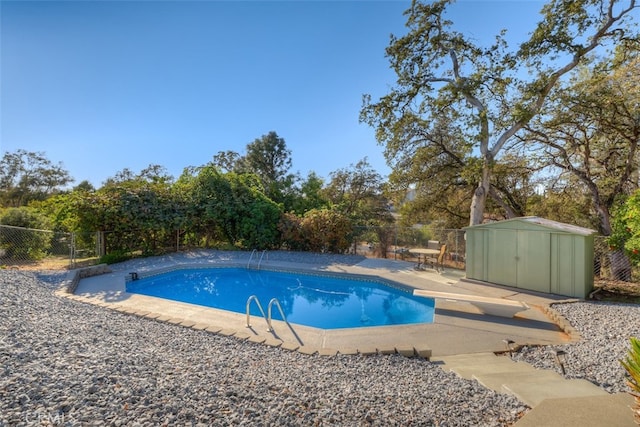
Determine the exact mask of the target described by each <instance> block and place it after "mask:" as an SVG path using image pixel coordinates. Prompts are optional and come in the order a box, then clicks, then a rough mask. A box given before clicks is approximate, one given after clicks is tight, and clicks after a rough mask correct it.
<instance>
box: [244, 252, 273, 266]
mask: <svg viewBox="0 0 640 427" xmlns="http://www.w3.org/2000/svg"><path fill="white" fill-rule="evenodd" d="M257 252H258V251H257V249H254V250H252V251H251V256H249V262H247V268H250V267H251V260H253V256H254V255H255V254H256V253H257ZM266 254H267V250H266V249H265V250H264V251H262V255H260V259H259V260H258V267H256V268H257V269H258V270H260V264H262V259H263V258H264V256H265V255H266ZM267 259H269V255H267Z"/></svg>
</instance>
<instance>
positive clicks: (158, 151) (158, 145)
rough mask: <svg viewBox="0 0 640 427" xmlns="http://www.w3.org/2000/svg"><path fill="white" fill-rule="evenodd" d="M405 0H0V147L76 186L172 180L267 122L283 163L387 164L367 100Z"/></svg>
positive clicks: (510, 23)
mask: <svg viewBox="0 0 640 427" xmlns="http://www.w3.org/2000/svg"><path fill="white" fill-rule="evenodd" d="M409 5H410V2H409V1H399V0H397V1H375V0H372V1H340V0H334V1H235V2H232V1H215V0H213V1H193V2H172V1H137V2H127V1H44V2H35V1H15V2H11V1H4V0H0V24H1V26H0V60H1V63H0V154H1V155H3V154H4V153H6V152H13V151H15V150H17V149H25V150H28V151H42V152H45V153H46V155H47V157H48V158H49V159H50V160H52V161H53V162H54V163H57V162H62V164H63V166H64V167H65V169H67V170H68V171H69V172H70V174H71V175H72V176H73V178H74V179H75V180H76V184H77V183H79V182H81V181H83V180H88V181H90V182H91V183H93V184H94V185H95V186H100V185H101V184H102V183H103V182H104V181H105V180H106V179H107V178H108V177H111V176H113V175H115V173H116V172H118V171H120V170H122V169H124V168H129V169H131V170H132V171H134V172H136V173H137V172H139V171H140V170H141V169H143V168H145V167H146V166H148V165H149V164H159V165H162V166H164V167H166V168H167V170H168V172H169V173H170V174H172V175H173V176H174V177H176V178H177V177H178V176H179V175H180V174H181V172H182V170H183V169H184V168H185V167H187V166H200V165H203V164H205V163H207V162H208V161H210V160H211V159H212V157H213V156H214V155H215V154H216V153H218V152H219V151H225V150H234V151H238V152H240V153H241V154H243V153H244V148H245V147H246V145H247V144H248V143H250V142H252V141H253V140H255V139H256V138H259V137H261V136H262V135H265V134H267V133H268V132H270V131H275V132H277V133H278V135H279V136H280V137H282V138H284V139H285V141H286V143H287V147H288V148H289V149H290V150H291V151H292V156H291V158H292V160H293V168H292V172H299V173H300V174H301V175H302V176H306V175H307V173H308V172H309V171H315V172H316V173H317V174H318V175H320V176H321V177H324V178H328V177H329V173H330V172H332V171H335V170H337V169H341V168H345V167H348V166H349V165H350V164H355V163H356V162H357V161H358V160H360V159H362V158H364V157H367V158H368V159H369V162H370V163H371V165H372V166H373V167H374V168H375V169H376V170H377V171H378V172H380V173H381V174H382V175H383V176H386V175H387V174H388V172H389V169H388V167H387V166H386V164H385V161H384V158H383V155H382V152H383V147H382V146H380V145H378V144H377V143H376V141H375V135H374V130H373V129H372V128H370V127H368V126H367V125H366V124H361V123H359V122H358V116H359V112H360V108H361V105H362V95H363V94H365V93H368V94H371V95H372V97H373V99H374V100H375V99H378V98H379V97H380V96H383V95H384V94H386V93H387V92H388V90H389V88H390V87H391V86H392V85H393V84H394V82H395V75H394V73H393V71H392V70H390V69H389V62H388V60H387V58H385V56H384V53H385V48H386V47H387V46H388V44H389V36H390V34H395V35H398V36H401V35H403V34H405V33H406V28H405V26H404V24H405V22H406V18H405V16H404V15H403V12H404V11H405V10H406V9H407V8H408V7H409ZM542 5H543V2H541V1H534V0H528V1H527V0H521V1H513V0H502V1H479V0H461V1H459V2H458V3H456V4H455V5H454V7H453V8H452V9H451V14H450V19H451V20H453V21H454V24H455V27H456V29H457V30H459V31H461V32H464V33H466V34H470V35H472V36H473V37H475V38H476V39H477V40H478V41H479V42H487V43H489V42H491V41H492V40H493V38H494V36H495V34H497V33H498V32H499V30H500V29H502V28H507V29H508V31H509V34H512V36H513V40H514V41H516V40H517V41H521V40H522V39H523V37H525V36H526V34H527V33H528V32H530V31H532V30H533V28H534V25H535V22H536V21H537V18H538V16H537V11H539V10H540V8H541V7H542Z"/></svg>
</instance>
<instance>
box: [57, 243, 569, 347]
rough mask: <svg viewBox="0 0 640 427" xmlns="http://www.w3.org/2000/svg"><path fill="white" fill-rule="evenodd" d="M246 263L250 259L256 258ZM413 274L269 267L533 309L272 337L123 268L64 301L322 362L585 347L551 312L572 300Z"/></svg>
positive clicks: (452, 311) (403, 267) (161, 262)
mask: <svg viewBox="0 0 640 427" xmlns="http://www.w3.org/2000/svg"><path fill="white" fill-rule="evenodd" d="M246 257H249V254H248V253H247V254H246ZM149 264H151V265H150V266H148V267H145V268H142V269H139V270H138V271H139V272H140V273H141V276H140V277H144V275H148V274H151V273H154V274H159V272H160V271H169V270H174V269H177V268H203V267H216V268H219V267H223V266H225V267H226V266H228V267H246V263H245V262H244V260H242V262H240V260H236V261H220V260H217V259H215V260H212V259H207V258H206V257H205V258H203V259H200V260H198V261H189V262H181V263H180V262H176V261H174V260H169V261H167V260H166V259H163V257H157V260H156V261H155V262H151V263H149ZM412 267H413V266H412V264H411V263H406V262H402V261H388V260H384V262H375V260H365V261H363V262H361V263H358V264H355V265H352V264H341V263H339V262H334V263H330V264H329V265H323V266H321V267H318V266H314V265H312V264H304V263H299V262H283V261H276V260H274V261H267V262H265V263H264V264H263V268H264V269H268V270H278V269H280V270H283V271H289V272H291V271H293V272H295V271H297V272H301V273H306V274H327V275H331V276H343V277H344V276H345V275H355V276H358V277H359V278H361V279H364V280H374V281H380V282H383V283H384V284H387V285H388V284H391V285H392V286H395V285H399V287H400V288H403V289H404V290H412V289H426V290H432V291H447V292H452V291H455V292H458V293H462V294H469V295H479V296H485V297H496V298H504V299H507V300H514V301H522V302H526V303H527V304H528V305H529V306H530V307H531V308H530V309H529V310H527V311H526V312H524V313H522V314H521V315H518V316H516V317H514V318H499V317H496V316H490V315H486V314H483V313H481V312H479V311H478V309H477V307H474V306H473V305H471V304H468V303H464V302H463V303H460V302H452V301H447V300H436V307H435V315H434V322H433V323H432V324H413V325H397V326H378V327H363V328H349V329H333V330H324V329H317V328H311V327H307V326H303V325H298V324H293V328H292V329H289V327H288V326H287V324H286V323H285V322H283V321H280V320H276V319H274V320H273V321H272V326H273V329H274V330H273V331H268V330H267V325H266V319H265V320H264V321H263V320H259V319H260V317H256V316H252V319H251V327H247V326H246V315H245V314H239V313H233V312H228V311H224V310H217V309H213V308H206V307H202V306H196V305H194V304H188V303H180V302H175V301H169V300H164V299H161V298H156V297H148V296H142V295H138V294H130V293H127V292H125V291H124V290H125V286H126V281H127V276H128V275H129V274H130V273H131V271H128V270H125V269H124V268H125V267H122V266H113V268H111V267H106V266H94V267H90V269H91V268H93V272H95V275H92V271H91V270H87V269H78V270H73V271H71V272H70V274H69V276H68V279H67V280H66V281H65V283H64V284H63V285H62V286H61V288H60V289H59V290H58V291H57V294H58V295H59V296H63V297H66V298H69V299H72V300H75V301H78V302H83V303H90V304H94V305H96V306H99V307H103V308H108V309H112V310H115V311H118V312H121V313H124V314H128V315H135V316H138V317H143V318H146V319H150V320H154V321H160V322H165V323H169V324H172V325H176V326H180V327H188V328H192V329H197V330H203V331H207V332H209V333H216V334H220V335H225V336H231V337H235V338H237V339H241V340H246V341H248V342H253V343H256V344H262V345H268V346H272V347H279V348H282V349H285V350H290V351H298V352H300V353H303V354H318V355H322V356H331V355H336V354H362V355H370V354H393V353H398V354H402V355H404V356H407V357H421V358H426V359H429V358H430V357H431V356H441V355H451V354H463V353H474V352H486V351H493V352H502V351H505V344H504V342H505V339H509V340H510V341H513V342H514V343H515V345H517V346H521V345H549V344H561V343H566V342H568V341H575V340H577V339H579V337H578V336H575V335H572V334H571V332H572V328H571V326H570V325H569V324H568V322H565V323H564V324H562V320H563V319H562V318H561V316H560V317H558V316H557V314H555V313H554V312H553V310H551V309H550V308H549V305H550V303H552V302H558V301H567V299H566V297H558V296H552V295H540V294H535V293H523V292H521V291H520V290H515V289H513V288H504V287H496V286H492V285H489V284H478V283H471V282H467V281H465V280H461V278H460V277H457V276H454V275H447V274H446V273H445V274H438V273H436V272H430V271H415V270H413V268H412ZM462 279H463V278H462ZM69 291H71V292H69ZM573 300H575V299H573ZM552 316H553V317H552ZM262 322H264V323H262Z"/></svg>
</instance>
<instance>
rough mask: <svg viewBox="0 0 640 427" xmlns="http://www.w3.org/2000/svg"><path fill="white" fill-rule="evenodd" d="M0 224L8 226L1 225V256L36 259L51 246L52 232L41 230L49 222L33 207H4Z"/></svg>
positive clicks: (13, 258) (27, 259) (43, 254)
mask: <svg viewBox="0 0 640 427" xmlns="http://www.w3.org/2000/svg"><path fill="white" fill-rule="evenodd" d="M0 224H2V225H6V226H9V227H3V228H2V232H1V233H0V249H2V252H3V255H2V257H3V258H7V259H10V260H14V261H37V260H39V259H42V258H44V257H45V256H46V255H47V253H48V251H49V249H50V248H51V241H52V238H53V233H51V232H47V231H43V230H47V229H48V228H49V222H48V220H47V218H45V217H44V216H43V215H41V214H39V213H37V212H36V211H35V210H34V209H31V208H27V207H19V208H9V209H5V210H4V211H3V212H2V214H1V215H0ZM25 228H26V230H25Z"/></svg>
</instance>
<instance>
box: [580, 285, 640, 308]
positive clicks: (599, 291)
mask: <svg viewBox="0 0 640 427" xmlns="http://www.w3.org/2000/svg"><path fill="white" fill-rule="evenodd" d="M594 287H595V292H594V293H593V294H592V295H593V299H594V300H597V301H616V302H629V303H634V304H640V283H634V282H623V281H621V280H604V279H596V280H595V282H594Z"/></svg>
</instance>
